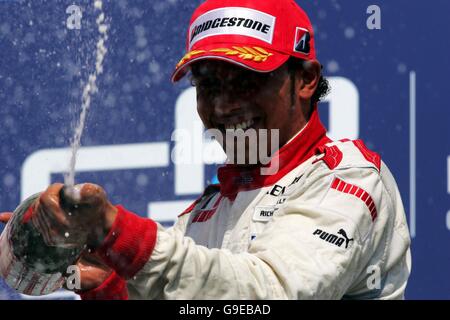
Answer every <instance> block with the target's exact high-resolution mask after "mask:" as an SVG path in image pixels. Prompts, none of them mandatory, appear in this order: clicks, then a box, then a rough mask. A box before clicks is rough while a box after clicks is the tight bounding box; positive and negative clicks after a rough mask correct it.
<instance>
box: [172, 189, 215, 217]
mask: <svg viewBox="0 0 450 320" xmlns="http://www.w3.org/2000/svg"><path fill="white" fill-rule="evenodd" d="M218 191H220V185H218V184H211V185H209V186H207V187H206V189H205V191H204V192H203V194H202V195H201V196H200V197H198V199H197V200H195V201H194V202H193V203H192V204H191V205H190V206H189V207H187V208H186V209H185V210H184V211H183V212H182V213H180V214H179V215H178V218H179V217H181V216H184V215H185V214H188V213H190V212H191V211H192V210H193V209H194V208H195V206H196V205H197V204H198V203H199V202H200V201H202V200H203V199H204V198H205V197H207V196H209V195H211V194H213V193H215V192H218Z"/></svg>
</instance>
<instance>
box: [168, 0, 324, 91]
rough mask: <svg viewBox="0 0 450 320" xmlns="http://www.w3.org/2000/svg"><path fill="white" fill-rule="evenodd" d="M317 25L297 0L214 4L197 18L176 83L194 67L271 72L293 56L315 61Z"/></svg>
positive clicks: (219, 0)
mask: <svg viewBox="0 0 450 320" xmlns="http://www.w3.org/2000/svg"><path fill="white" fill-rule="evenodd" d="M313 34H314V33H313V29H312V26H311V22H310V20H309V18H308V16H307V15H306V13H305V12H304V11H303V10H302V9H301V8H300V7H299V6H298V5H297V4H296V3H295V1H294V0H208V1H205V2H204V3H202V4H201V5H200V6H199V7H198V8H197V9H196V10H195V12H194V14H193V15H192V18H191V21H190V23H189V30H188V34H187V43H186V52H187V53H186V55H185V56H184V57H183V58H182V59H181V60H180V62H179V63H178V64H177V66H176V68H175V71H174V72H173V74H172V81H173V82H176V81H178V80H180V79H181V78H182V77H183V76H184V75H185V74H186V73H187V72H188V68H187V66H189V65H190V64H191V63H192V62H194V61H198V60H202V59H219V60H226V61H229V62H232V63H234V64H237V65H240V66H242V67H244V68H247V69H250V70H254V71H258V72H270V71H273V70H275V69H277V68H278V67H280V66H281V65H282V64H283V63H285V62H286V61H287V60H288V59H289V57H291V56H292V57H296V58H300V59H303V60H315V59H316V52H315V49H314V37H313Z"/></svg>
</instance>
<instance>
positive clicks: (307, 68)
mask: <svg viewBox="0 0 450 320" xmlns="http://www.w3.org/2000/svg"><path fill="white" fill-rule="evenodd" d="M320 74H321V65H320V63H319V61H317V60H311V61H306V62H305V63H304V64H303V68H301V69H299V70H298V72H297V75H296V76H297V80H298V81H297V82H298V85H297V94H298V96H299V98H300V99H301V100H310V99H311V97H312V96H313V94H314V92H315V91H316V89H317V86H318V85H319V80H320Z"/></svg>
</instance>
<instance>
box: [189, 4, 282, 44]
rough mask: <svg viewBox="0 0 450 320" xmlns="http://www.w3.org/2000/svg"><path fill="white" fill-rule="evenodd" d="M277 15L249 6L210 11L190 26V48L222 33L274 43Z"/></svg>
mask: <svg viewBox="0 0 450 320" xmlns="http://www.w3.org/2000/svg"><path fill="white" fill-rule="evenodd" d="M275 20H276V19H275V17H274V16H271V15H269V14H267V13H264V12H261V11H257V10H254V9H249V8H241V7H228V8H220V9H215V10H211V11H208V12H206V13H204V14H202V15H201V16H199V17H198V18H197V19H195V21H194V22H193V23H192V24H191V26H190V28H189V35H190V37H189V50H190V49H191V48H192V46H193V45H194V44H195V43H196V42H197V41H199V40H201V39H204V38H207V37H211V36H220V35H242V36H247V37H252V38H256V39H259V40H262V41H265V42H267V43H270V44H272V38H273V32H274V29H275Z"/></svg>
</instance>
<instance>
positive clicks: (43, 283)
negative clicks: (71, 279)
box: [0, 193, 84, 296]
mask: <svg viewBox="0 0 450 320" xmlns="http://www.w3.org/2000/svg"><path fill="white" fill-rule="evenodd" d="M39 195H40V193H37V194H35V195H32V196H31V197H29V198H27V199H26V200H24V201H23V202H22V203H20V204H19V206H18V207H17V208H16V210H14V213H13V215H12V217H11V219H10V221H9V222H8V224H7V225H6V227H5V229H4V231H3V232H2V234H1V236H0V275H1V276H2V277H3V278H4V279H5V281H6V283H7V284H8V285H9V286H10V287H11V288H13V289H15V290H17V291H18V292H20V293H23V294H27V295H33V296H36V295H46V294H49V293H52V292H54V291H56V290H58V289H60V288H61V287H62V285H63V284H64V282H65V275H66V274H67V271H68V270H67V268H68V267H69V266H70V265H74V264H75V263H76V261H77V259H78V258H79V256H80V254H81V252H82V251H83V249H84V246H83V245H77V246H70V247H67V246H48V245H46V244H45V242H44V239H43V237H42V235H41V234H40V233H39V232H38V231H37V230H36V229H35V227H34V226H33V224H32V222H31V220H30V219H29V217H28V216H27V213H28V215H29V214H31V213H32V205H33V204H34V202H35V201H36V199H38V198H39Z"/></svg>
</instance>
